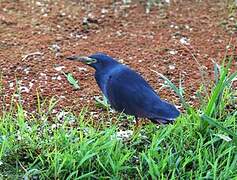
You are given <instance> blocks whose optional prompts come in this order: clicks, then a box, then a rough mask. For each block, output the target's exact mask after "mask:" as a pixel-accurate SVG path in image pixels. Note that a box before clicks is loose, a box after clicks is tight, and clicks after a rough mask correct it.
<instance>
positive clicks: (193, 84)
mask: <svg viewBox="0 0 237 180" xmlns="http://www.w3.org/2000/svg"><path fill="white" fill-rule="evenodd" d="M232 11H233V9H231V7H230V6H228V4H227V3H226V2H224V1H223V0H219V1H218V0H209V1H197V0H184V1H171V3H169V4H162V5H159V6H156V7H155V6H153V7H152V8H151V9H150V12H149V13H146V4H145V3H144V2H138V1H134V2H132V3H127V4H126V3H123V2H122V1H119V0H118V1H114V0H113V1H112V0H82V1H80V0H54V1H47V0H38V1H28V0H15V1H10V0H0V71H1V73H2V82H3V88H2V92H1V93H2V94H1V102H0V103H4V104H5V106H6V107H7V108H9V106H10V99H11V97H12V96H13V93H14V92H15V91H16V89H17V87H19V88H18V89H19V90H20V91H21V95H22V97H21V101H22V104H23V105H24V107H25V109H26V110H28V111H35V109H36V107H37V105H36V104H37V103H36V100H37V92H39V94H40V97H41V98H42V99H45V98H48V99H49V98H50V97H52V96H55V97H56V98H57V99H59V103H58V105H57V107H56V109H58V110H61V109H71V110H73V111H76V112H80V110H81V109H82V107H84V106H89V108H90V110H91V112H95V111H96V112H99V111H100V109H99V108H97V107H96V106H95V100H94V97H95V96H98V95H101V92H100V91H99V89H98V86H97V85H96V82H95V80H94V78H93V72H94V71H93V69H91V68H89V67H86V66H84V65H82V64H80V63H73V62H70V61H66V60H65V57H67V56H70V55H72V54H80V55H90V54H93V53H95V52H105V53H107V54H109V55H111V56H112V57H115V58H117V59H119V60H120V61H121V62H123V63H124V64H127V65H129V66H130V67H131V68H133V69H135V70H136V71H137V72H139V73H140V74H142V76H143V77H144V78H145V79H146V80H148V81H149V83H150V84H151V85H152V86H153V87H154V89H155V90H156V91H157V92H159V94H160V96H161V97H162V98H165V99H168V100H169V101H171V102H174V103H175V104H177V105H178V104H179V100H178V98H177V97H176V96H175V95H174V93H172V92H171V91H169V90H167V89H160V88H161V86H162V83H163V81H162V80H161V79H160V78H159V76H158V75H157V74H156V73H155V72H154V71H152V70H155V71H157V72H159V73H162V74H164V75H165V76H167V77H168V78H169V79H171V80H172V82H174V83H175V84H176V85H179V83H180V82H181V83H182V86H183V88H184V90H185V92H186V94H185V96H186V98H187V99H188V100H189V101H190V102H192V103H194V104H195V102H196V98H195V92H196V91H197V90H198V89H199V87H200V84H201V83H203V80H202V78H201V76H200V69H202V71H203V72H204V75H205V76H204V77H205V83H207V84H209V81H210V80H211V77H212V72H213V61H216V62H221V60H222V59H223V57H224V56H225V52H226V51H227V52H228V53H227V54H229V55H230V54H233V53H235V54H237V50H236V49H233V48H232V47H233V46H235V45H237V38H236V37H237V36H236V35H237V26H236V24H237V20H236V16H234V15H233V14H231V13H232ZM231 49H232V50H231ZM236 67H237V64H236V63H234V64H233V69H236ZM62 71H63V72H65V73H67V72H71V73H72V74H73V75H74V77H75V78H76V79H77V80H78V81H79V84H80V87H81V89H80V90H77V91H75V90H74V89H73V87H72V86H71V85H70V84H69V83H68V81H67V80H66V78H65V76H64V75H63V73H62ZM16 82H17V83H16ZM14 98H15V99H16V100H17V99H19V97H18V96H17V95H15V96H14ZM1 107H2V106H1Z"/></svg>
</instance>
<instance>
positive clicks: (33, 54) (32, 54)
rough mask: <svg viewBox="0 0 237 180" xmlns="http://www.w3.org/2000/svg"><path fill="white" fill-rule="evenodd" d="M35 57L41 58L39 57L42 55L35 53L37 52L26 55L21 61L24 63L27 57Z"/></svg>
mask: <svg viewBox="0 0 237 180" xmlns="http://www.w3.org/2000/svg"><path fill="white" fill-rule="evenodd" d="M35 55H37V56H41V55H43V53H41V52H39V51H37V52H33V53H30V54H27V55H25V56H24V57H23V58H22V60H21V61H25V60H26V59H27V58H28V57H30V56H35Z"/></svg>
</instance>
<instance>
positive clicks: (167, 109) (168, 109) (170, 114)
mask: <svg viewBox="0 0 237 180" xmlns="http://www.w3.org/2000/svg"><path fill="white" fill-rule="evenodd" d="M179 115H180V112H179V110H178V109H177V108H176V107H175V106H174V105H173V104H170V103H168V102H166V101H164V100H161V102H160V103H159V107H157V108H156V113H155V116H153V117H152V118H150V119H151V121H152V122H154V123H157V124H170V123H173V122H174V121H175V119H176V118H177V117H178V116H179Z"/></svg>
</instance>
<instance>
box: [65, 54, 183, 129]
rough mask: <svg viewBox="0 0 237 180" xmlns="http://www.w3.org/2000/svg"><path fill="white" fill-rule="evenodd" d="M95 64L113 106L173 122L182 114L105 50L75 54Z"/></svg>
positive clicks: (81, 59) (103, 88) (100, 84)
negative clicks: (88, 53)
mask: <svg viewBox="0 0 237 180" xmlns="http://www.w3.org/2000/svg"><path fill="white" fill-rule="evenodd" d="M67 59H69V60H75V61H81V62H83V63H84V64H87V65H89V66H91V67H93V68H94V69H95V70H96V71H95V79H96V82H97V84H98V85H99V87H100V89H101V91H102V92H103V94H104V95H105V97H106V98H107V99H108V101H109V103H110V105H111V107H112V108H114V109H115V110H117V111H119V112H124V113H126V114H129V115H133V116H135V118H136V120H137V118H138V117H143V118H148V119H150V120H151V121H152V122H154V123H163V124H167V123H172V122H173V121H174V119H175V118H177V117H178V116H179V114H180V113H179V111H178V110H177V109H176V107H175V106H174V105H172V104H170V103H168V102H167V101H164V100H162V99H160V97H159V95H158V94H157V93H156V92H155V91H154V90H153V88H152V87H151V86H150V85H149V84H148V83H147V82H146V81H145V80H144V79H143V78H142V77H141V76H140V75H139V74H138V73H136V72H135V71H133V70H131V69H130V68H129V67H127V66H126V65H123V64H121V63H119V62H118V61H116V60H114V59H113V58H112V57H110V56H108V55H106V54H104V53H96V54H93V55H91V56H89V57H81V56H76V55H75V56H71V57H68V58H67Z"/></svg>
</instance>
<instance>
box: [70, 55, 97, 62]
mask: <svg viewBox="0 0 237 180" xmlns="http://www.w3.org/2000/svg"><path fill="white" fill-rule="evenodd" d="M66 59H68V60H71V61H80V62H82V63H84V64H93V63H96V62H97V61H96V59H93V58H90V57H86V56H77V55H74V56H69V57H67V58H66Z"/></svg>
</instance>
